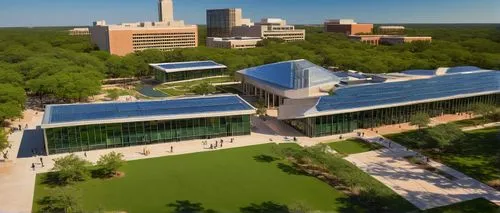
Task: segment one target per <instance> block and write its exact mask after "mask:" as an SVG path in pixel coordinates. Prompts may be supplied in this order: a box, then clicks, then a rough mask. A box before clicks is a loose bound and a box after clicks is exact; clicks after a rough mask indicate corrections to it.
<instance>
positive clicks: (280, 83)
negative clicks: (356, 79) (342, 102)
mask: <svg viewBox="0 0 500 213" xmlns="http://www.w3.org/2000/svg"><path fill="white" fill-rule="evenodd" d="M238 72H239V73H241V74H243V75H245V76H247V77H251V78H254V79H257V80H259V81H262V82H265V83H267V84H270V85H271V86H275V87H279V88H284V89H302V88H307V87H312V86H316V85H320V84H324V83H328V82H334V83H338V82H340V79H339V78H338V77H337V76H335V75H334V74H333V73H332V72H330V71H329V70H327V69H325V68H323V67H320V66H318V65H315V64H313V63H311V62H309V61H307V60H304V59H300V60H293V61H284V62H278V63H273V64H266V65H262V66H258V67H252V68H248V69H244V70H240V71H238Z"/></svg>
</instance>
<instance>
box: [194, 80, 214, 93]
mask: <svg viewBox="0 0 500 213" xmlns="http://www.w3.org/2000/svg"><path fill="white" fill-rule="evenodd" d="M216 91H217V89H216V88H215V87H214V86H213V85H212V84H210V83H207V82H203V83H201V84H198V85H195V86H194V87H192V88H191V92H193V93H194V94H197V95H206V94H212V93H215V92H216Z"/></svg>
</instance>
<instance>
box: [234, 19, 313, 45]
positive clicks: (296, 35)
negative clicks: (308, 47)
mask: <svg viewBox="0 0 500 213" xmlns="http://www.w3.org/2000/svg"><path fill="white" fill-rule="evenodd" d="M233 36H243V37H260V38H263V39H267V38H279V39H283V40H284V41H300V40H305V38H306V31H305V30H303V29H295V26H292V25H287V23H286V21H285V20H283V19H279V18H265V19H262V20H261V22H260V23H255V25H253V26H247V25H243V26H237V27H233Z"/></svg>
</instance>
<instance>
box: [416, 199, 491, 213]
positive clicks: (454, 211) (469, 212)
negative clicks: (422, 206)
mask: <svg viewBox="0 0 500 213" xmlns="http://www.w3.org/2000/svg"><path fill="white" fill-rule="evenodd" d="M423 212H424V213H498V212H500V207H498V206H497V205H495V204H494V203H492V202H490V201H488V200H486V199H483V198H479V199H474V200H470V201H465V202H462V203H457V204H454V205H450V206H444V207H439V208H434V209H429V210H427V211H423Z"/></svg>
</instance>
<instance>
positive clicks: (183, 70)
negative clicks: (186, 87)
mask: <svg viewBox="0 0 500 213" xmlns="http://www.w3.org/2000/svg"><path fill="white" fill-rule="evenodd" d="M149 66H151V67H152V68H153V69H154V75H155V80H157V81H159V82H162V83H165V82H175V81H185V80H192V79H200V78H208V77H215V76H224V75H226V74H227V72H226V70H227V67H226V66H225V65H222V64H218V63H215V62H214V61H188V62H173V63H161V64H150V65H149Z"/></svg>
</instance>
